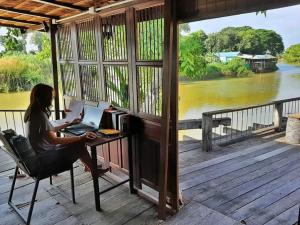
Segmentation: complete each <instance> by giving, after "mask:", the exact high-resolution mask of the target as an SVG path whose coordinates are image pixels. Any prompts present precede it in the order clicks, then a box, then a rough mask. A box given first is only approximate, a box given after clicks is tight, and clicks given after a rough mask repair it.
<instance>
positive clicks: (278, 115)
mask: <svg viewBox="0 0 300 225" xmlns="http://www.w3.org/2000/svg"><path fill="white" fill-rule="evenodd" d="M282 112H283V103H282V102H276V103H275V105H274V118H273V123H274V127H275V130H276V131H278V132H280V131H282V129H283V128H282Z"/></svg>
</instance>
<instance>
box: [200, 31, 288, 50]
mask: <svg viewBox="0 0 300 225" xmlns="http://www.w3.org/2000/svg"><path fill="white" fill-rule="evenodd" d="M205 47H206V49H207V51H208V52H223V51H241V52H242V53H246V54H264V53H266V52H267V51H270V52H271V54H273V55H276V54H280V53H282V52H283V50H284V45H283V41H282V38H281V36H280V35H279V34H277V33H276V32H274V31H272V30H265V29H253V28H251V27H249V26H243V27H227V28H224V29H222V30H221V31H219V32H217V33H213V34H210V35H208V37H207V39H206V40H205Z"/></svg>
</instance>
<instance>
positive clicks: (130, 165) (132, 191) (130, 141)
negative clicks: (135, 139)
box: [128, 135, 136, 194]
mask: <svg viewBox="0 0 300 225" xmlns="http://www.w3.org/2000/svg"><path fill="white" fill-rule="evenodd" d="M128 167H129V188H130V193H131V194H136V190H135V189H134V186H133V157H132V136H131V135H129V136H128Z"/></svg>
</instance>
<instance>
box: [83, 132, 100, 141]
mask: <svg viewBox="0 0 300 225" xmlns="http://www.w3.org/2000/svg"><path fill="white" fill-rule="evenodd" d="M96 137H97V135H96V134H95V133H93V132H86V133H85V134H83V135H81V139H82V140H84V141H88V140H93V139H95V138H96Z"/></svg>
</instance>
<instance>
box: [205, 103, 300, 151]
mask: <svg viewBox="0 0 300 225" xmlns="http://www.w3.org/2000/svg"><path fill="white" fill-rule="evenodd" d="M299 112H300V97H298V98H291V99H284V100H278V101H273V102H270V103H267V104H262V105H255V106H249V107H244V108H234V109H224V110H218V111H210V112H205V113H203V114H202V119H201V128H202V147H203V150H204V151H211V150H212V148H213V145H223V144H229V143H232V142H236V141H238V140H243V139H245V138H248V137H249V136H250V135H253V134H255V133H257V132H260V131H264V130H268V129H275V130H276V131H282V130H284V129H285V125H286V121H287V116H288V114H293V113H299ZM216 121H222V122H221V123H219V125H218V126H216V124H218V123H217V122H216ZM224 121H227V123H225V122H224ZM228 121H230V123H229V122H228Z"/></svg>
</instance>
